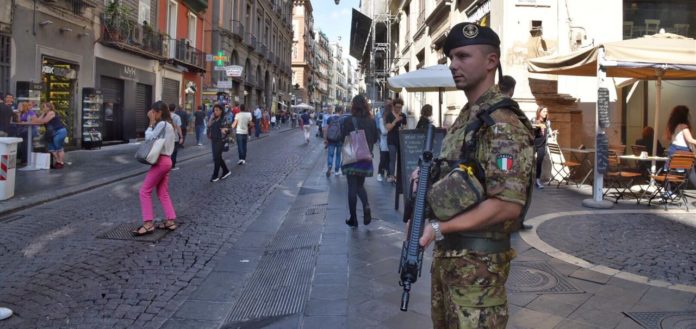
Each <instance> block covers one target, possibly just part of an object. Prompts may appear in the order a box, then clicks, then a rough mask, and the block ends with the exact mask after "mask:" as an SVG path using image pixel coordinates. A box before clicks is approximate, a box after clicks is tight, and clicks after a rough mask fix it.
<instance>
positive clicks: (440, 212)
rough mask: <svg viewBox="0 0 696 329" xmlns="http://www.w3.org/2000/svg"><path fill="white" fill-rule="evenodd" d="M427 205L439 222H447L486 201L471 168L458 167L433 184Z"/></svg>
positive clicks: (465, 166) (480, 185)
mask: <svg viewBox="0 0 696 329" xmlns="http://www.w3.org/2000/svg"><path fill="white" fill-rule="evenodd" d="M427 199H428V205H430V209H431V211H432V213H433V215H435V217H437V219H438V220H440V221H448V220H450V219H451V218H452V217H454V216H456V215H459V214H460V213H463V212H465V211H467V210H469V209H471V208H472V207H474V206H476V205H477V204H479V203H481V202H482V201H483V200H485V199H486V191H485V189H484V187H483V185H482V184H481V182H479V180H478V179H477V178H476V175H475V170H474V169H473V168H472V167H471V166H467V165H463V164H462V165H459V166H458V167H456V168H455V169H454V170H452V171H450V172H449V173H448V174H447V175H446V176H445V177H443V178H441V179H440V180H438V181H437V182H436V183H435V184H433V185H432V186H431V188H430V190H429V191H428V194H427Z"/></svg>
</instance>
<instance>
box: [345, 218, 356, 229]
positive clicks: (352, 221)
mask: <svg viewBox="0 0 696 329" xmlns="http://www.w3.org/2000/svg"><path fill="white" fill-rule="evenodd" d="M346 225H348V226H350V227H358V220H357V219H355V218H352V219H351V218H348V219H346Z"/></svg>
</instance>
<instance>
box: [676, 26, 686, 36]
mask: <svg viewBox="0 0 696 329" xmlns="http://www.w3.org/2000/svg"><path fill="white" fill-rule="evenodd" d="M674 34H679V35H683V36H688V35H689V24H674Z"/></svg>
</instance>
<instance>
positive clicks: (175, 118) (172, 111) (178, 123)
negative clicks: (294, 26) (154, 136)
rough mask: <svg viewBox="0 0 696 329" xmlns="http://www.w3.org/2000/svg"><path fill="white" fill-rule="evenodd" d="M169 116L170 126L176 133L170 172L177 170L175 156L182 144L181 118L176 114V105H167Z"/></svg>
mask: <svg viewBox="0 0 696 329" xmlns="http://www.w3.org/2000/svg"><path fill="white" fill-rule="evenodd" d="M169 115H170V116H171V118H172V124H173V125H174V132H175V133H176V136H177V138H176V143H175V144H174V152H173V153H172V155H171V158H172V170H179V167H177V166H176V156H177V154H179V148H180V147H181V144H183V134H182V133H181V117H180V116H179V115H178V114H176V104H169Z"/></svg>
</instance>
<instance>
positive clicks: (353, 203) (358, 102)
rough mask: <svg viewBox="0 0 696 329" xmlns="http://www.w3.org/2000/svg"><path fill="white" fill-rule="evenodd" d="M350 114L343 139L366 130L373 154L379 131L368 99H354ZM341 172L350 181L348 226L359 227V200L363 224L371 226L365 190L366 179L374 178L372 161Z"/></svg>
mask: <svg viewBox="0 0 696 329" xmlns="http://www.w3.org/2000/svg"><path fill="white" fill-rule="evenodd" d="M350 112H351V113H350V114H351V115H350V117H348V118H346V119H344V120H343V125H342V127H341V131H342V132H343V136H342V137H343V138H342V139H343V140H345V138H346V136H350V133H351V132H352V131H355V130H364V131H365V138H366V139H367V145H368V147H369V148H370V153H372V146H373V145H374V144H375V143H376V142H377V138H378V136H379V132H378V131H377V126H375V121H374V120H373V119H372V117H370V106H369V105H368V104H367V99H365V97H363V96H362V95H357V96H355V97H353V101H352V106H351V108H350ZM353 122H355V123H356V124H357V126H355V125H354V124H353ZM341 171H343V174H344V175H346V180H347V181H348V211H349V212H350V217H349V218H348V219H346V224H347V225H348V226H351V227H357V226H358V217H357V213H356V208H357V205H358V198H360V202H361V203H362V207H363V224H365V225H369V224H370V222H372V211H371V210H370V203H369V201H368V199H367V191H366V190H365V177H372V160H371V159H370V160H363V161H357V162H354V163H350V164H344V165H343V166H342V167H341Z"/></svg>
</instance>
